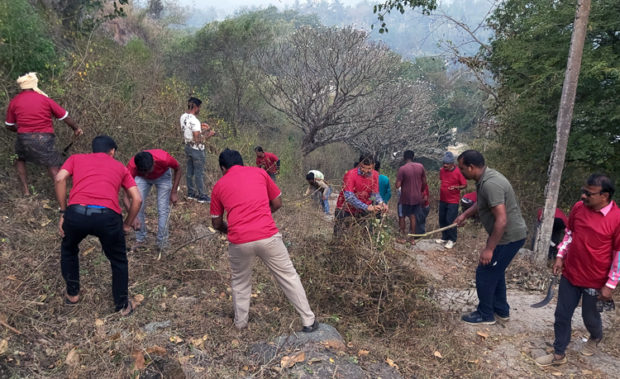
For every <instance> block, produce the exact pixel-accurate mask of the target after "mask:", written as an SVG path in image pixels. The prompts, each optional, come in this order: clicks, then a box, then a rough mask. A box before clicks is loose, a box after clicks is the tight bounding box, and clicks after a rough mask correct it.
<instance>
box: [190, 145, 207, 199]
mask: <svg viewBox="0 0 620 379" xmlns="http://www.w3.org/2000/svg"><path fill="white" fill-rule="evenodd" d="M185 155H186V156H187V172H186V174H185V180H186V181H187V194H188V195H195V196H196V195H197V196H201V195H206V194H205V183H204V181H205V179H204V171H205V162H206V160H207V158H206V154H205V151H204V150H196V149H192V148H191V147H190V146H189V145H185ZM194 181H195V184H194Z"/></svg>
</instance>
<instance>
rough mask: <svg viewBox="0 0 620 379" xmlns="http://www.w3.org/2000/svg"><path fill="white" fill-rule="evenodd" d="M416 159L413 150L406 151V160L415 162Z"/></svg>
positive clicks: (404, 155) (404, 156)
mask: <svg viewBox="0 0 620 379" xmlns="http://www.w3.org/2000/svg"><path fill="white" fill-rule="evenodd" d="M414 157H415V153H414V152H413V150H405V152H404V153H403V158H404V159H405V160H410V161H413V158H414Z"/></svg>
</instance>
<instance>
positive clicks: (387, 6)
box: [372, 0, 437, 33]
mask: <svg viewBox="0 0 620 379" xmlns="http://www.w3.org/2000/svg"><path fill="white" fill-rule="evenodd" d="M407 8H421V10H422V13H424V14H430V13H431V11H433V10H435V9H436V8H437V0H386V1H385V2H384V3H383V4H377V5H375V6H374V7H373V9H372V11H373V12H374V13H376V14H377V19H378V20H379V22H381V27H380V28H379V33H387V32H388V28H387V24H386V22H385V15H386V14H388V13H390V12H391V11H392V10H394V9H396V10H397V11H399V12H400V13H401V14H402V13H405V10H406V9H407ZM373 27H374V25H373Z"/></svg>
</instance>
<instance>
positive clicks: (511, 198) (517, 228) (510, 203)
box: [476, 167, 527, 245]
mask: <svg viewBox="0 0 620 379" xmlns="http://www.w3.org/2000/svg"><path fill="white" fill-rule="evenodd" d="M476 191H477V192H478V215H479V217H480V222H481V223H482V225H483V226H484V229H486V231H487V233H489V235H490V234H491V233H492V232H493V225H494V224H495V217H494V216H493V212H492V210H491V208H493V207H495V206H497V205H500V204H504V205H505V206H506V230H505V231H504V235H503V236H502V239H501V240H500V241H499V245H505V244H507V243H510V242H515V241H519V240H522V239H524V238H525V235H526V233H527V226H526V225H525V220H523V216H521V208H519V203H518V202H517V197H516V195H515V192H514V190H513V189H512V185H510V182H509V181H508V179H506V177H504V175H502V174H500V173H499V172H497V171H495V170H493V169H492V168H488V167H486V168H485V170H484V172H483V173H482V177H481V178H480V181H479V182H477V183H476Z"/></svg>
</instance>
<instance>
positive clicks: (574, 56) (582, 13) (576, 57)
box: [534, 0, 591, 264]
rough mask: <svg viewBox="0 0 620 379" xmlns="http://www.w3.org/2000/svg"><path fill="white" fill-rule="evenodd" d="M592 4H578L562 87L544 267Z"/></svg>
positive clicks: (542, 241) (541, 244)
mask: <svg viewBox="0 0 620 379" xmlns="http://www.w3.org/2000/svg"><path fill="white" fill-rule="evenodd" d="M590 1H591V0H578V1H577V11H576V13H575V22H574V29H573V34H572V37H571V43H570V49H569V51H568V63H567V65H566V73H565V74H564V84H563V86H562V98H561V100H560V110H559V112H558V119H557V122H556V129H557V131H556V137H555V144H554V146H553V151H552V152H551V159H550V161H549V181H548V182H547V187H546V188H545V207H544V209H543V214H542V224H541V227H540V229H539V230H538V234H537V235H536V245H535V247H534V251H535V252H536V254H535V256H536V261H537V262H539V263H541V264H542V263H544V262H545V261H546V260H547V254H548V251H549V242H550V240H551V231H552V228H553V219H554V215H555V208H556V204H557V201H558V192H559V190H560V183H561V181H562V170H563V169H564V159H565V156H566V147H567V145H568V136H569V134H570V126H571V120H572V118H573V108H574V107H575V94H576V92H577V82H578V80H579V70H580V69H581V56H582V55H583V45H584V41H585V37H586V29H587V26H588V17H589V15H590Z"/></svg>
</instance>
